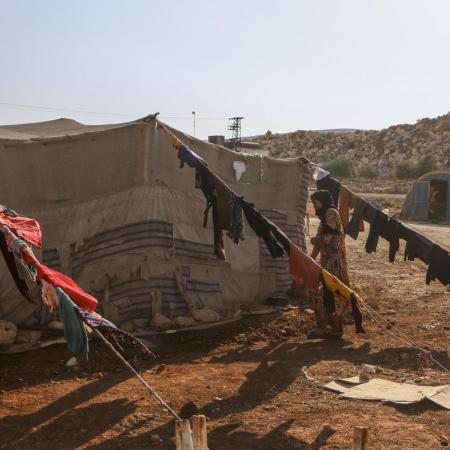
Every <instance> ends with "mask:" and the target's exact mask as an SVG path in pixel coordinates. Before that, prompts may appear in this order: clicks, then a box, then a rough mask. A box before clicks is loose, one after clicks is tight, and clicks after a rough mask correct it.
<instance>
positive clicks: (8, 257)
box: [0, 232, 32, 301]
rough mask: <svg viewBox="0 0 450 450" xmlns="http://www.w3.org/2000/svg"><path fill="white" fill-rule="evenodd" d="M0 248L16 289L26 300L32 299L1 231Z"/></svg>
mask: <svg viewBox="0 0 450 450" xmlns="http://www.w3.org/2000/svg"><path fill="white" fill-rule="evenodd" d="M11 233H12V232H11ZM0 250H1V252H2V255H3V258H4V259H5V262H6V266H7V267H8V270H9V273H10V274H11V276H12V278H13V280H14V283H15V284H16V286H17V289H18V290H19V292H20V293H21V294H22V295H23V296H24V297H25V298H26V299H27V300H29V301H32V298H31V292H30V289H29V287H28V285H27V283H26V281H25V280H24V279H23V278H22V277H21V276H20V275H19V271H18V269H17V265H16V258H15V256H14V253H13V252H12V251H10V250H9V248H8V244H7V242H6V237H5V234H4V233H3V232H2V233H0Z"/></svg>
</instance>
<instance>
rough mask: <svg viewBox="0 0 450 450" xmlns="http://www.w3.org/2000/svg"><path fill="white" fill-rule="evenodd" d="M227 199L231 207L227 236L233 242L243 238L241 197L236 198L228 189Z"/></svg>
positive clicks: (236, 242) (237, 242)
mask: <svg viewBox="0 0 450 450" xmlns="http://www.w3.org/2000/svg"><path fill="white" fill-rule="evenodd" d="M228 201H229V203H230V209H231V219H230V227H229V231H228V233H227V236H228V237H229V238H230V239H232V240H233V242H234V243H235V244H239V241H240V240H243V239H244V216H243V214H242V198H238V197H237V196H236V195H235V194H234V193H233V192H231V191H228Z"/></svg>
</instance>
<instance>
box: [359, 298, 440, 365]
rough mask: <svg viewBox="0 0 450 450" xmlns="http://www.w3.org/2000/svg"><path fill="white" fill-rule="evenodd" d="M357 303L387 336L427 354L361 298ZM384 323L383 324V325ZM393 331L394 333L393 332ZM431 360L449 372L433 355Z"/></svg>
mask: <svg viewBox="0 0 450 450" xmlns="http://www.w3.org/2000/svg"><path fill="white" fill-rule="evenodd" d="M358 302H359V303H360V304H361V305H362V306H363V308H364V309H365V310H366V312H367V313H368V314H369V316H370V317H371V318H372V320H373V321H374V322H376V323H377V324H378V326H379V327H380V328H382V329H383V330H385V331H387V332H388V334H390V335H391V336H393V337H394V338H395V339H397V340H398V341H399V342H401V343H402V344H405V345H406V346H407V347H411V348H414V349H415V350H419V351H420V352H427V351H429V352H430V353H431V351H430V350H426V349H424V348H422V347H420V346H419V345H418V344H416V343H415V342H414V341H413V340H412V339H411V338H410V337H408V336H407V335H406V334H405V333H403V332H402V331H401V330H400V329H398V328H397V327H396V326H395V325H393V324H392V323H391V322H389V321H388V320H387V319H385V318H384V317H383V316H382V315H381V314H379V313H378V312H376V311H375V310H374V309H373V308H371V307H370V306H369V305H368V304H367V303H366V302H365V301H364V300H363V299H362V298H360V297H358ZM383 322H384V324H383ZM393 330H395V332H396V333H397V334H396V333H395V332H393ZM431 360H432V361H433V362H434V363H435V364H436V365H437V366H439V367H440V368H441V369H443V370H444V371H445V372H449V370H448V369H447V367H445V366H444V365H443V364H442V363H440V362H439V361H438V360H437V359H436V358H435V357H434V356H433V355H431Z"/></svg>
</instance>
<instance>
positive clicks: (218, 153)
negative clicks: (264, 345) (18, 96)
mask: <svg viewBox="0 0 450 450" xmlns="http://www.w3.org/2000/svg"><path fill="white" fill-rule="evenodd" d="M156 124H157V123H156V121H155V120H144V119H143V120H138V121H135V122H130V123H123V124H115V125H102V126H87V125H83V124H81V123H78V122H75V121H73V120H69V119H59V120H54V121H49V122H40V123H32V124H24V125H13V126H1V127H0V173H1V177H0V185H1V191H0V192H1V200H0V203H2V204H6V205H8V206H9V207H10V208H12V209H15V210H16V211H18V212H20V213H22V214H24V215H28V216H30V217H34V218H36V219H38V220H39V222H40V223H41V226H42V229H43V239H44V249H43V251H42V254H39V252H37V253H36V254H37V256H38V257H40V258H41V261H43V262H44V264H46V265H48V266H50V267H52V268H55V269H56V270H59V271H61V272H63V273H65V274H67V275H69V276H71V277H73V278H74V279H75V280H76V281H77V282H78V283H79V284H80V285H81V286H82V287H83V288H84V289H85V290H86V291H88V292H90V293H92V294H93V295H95V296H96V297H97V298H98V299H99V302H100V305H99V309H98V311H99V312H100V313H103V314H104V315H105V316H106V317H107V318H109V319H111V320H113V321H114V322H116V323H117V324H118V325H120V326H122V327H123V328H125V329H128V330H135V329H140V328H146V327H148V324H149V320H150V319H151V317H152V316H153V315H154V314H155V313H156V312H159V313H162V314H164V315H165V316H167V317H169V318H172V319H173V318H176V317H177V316H191V315H192V312H193V311H194V310H199V309H203V308H205V307H207V308H209V309H212V310H214V311H217V312H218V313H220V314H221V316H222V317H226V316H227V315H229V314H232V312H233V311H236V310H237V309H238V308H239V307H240V306H241V305H243V304H249V303H255V302H261V301H263V300H264V299H266V298H267V297H270V296H280V295H285V293H286V291H287V290H288V288H289V286H290V276H289V273H288V271H287V263H286V261H284V260H273V259H272V258H271V257H270V255H269V254H268V252H267V250H266V248H265V246H264V243H263V242H262V241H260V240H259V238H258V237H257V236H256V235H255V234H254V233H253V231H252V230H251V229H250V228H249V227H248V226H246V228H245V230H244V232H245V236H246V237H245V240H244V241H242V242H241V243H240V244H239V245H238V246H237V245H235V244H234V243H233V242H231V241H230V240H229V239H228V238H225V239H226V242H225V245H226V253H227V259H226V261H221V260H218V259H217V258H216V256H215V255H214V249H213V233H212V224H211V223H208V227H207V228H206V229H205V228H203V213H204V210H205V199H204V197H203V194H202V193H201V191H199V190H197V189H195V188H194V178H195V173H194V170H193V169H190V168H189V167H185V168H183V169H180V168H179V161H178V159H177V156H176V152H175V151H174V149H173V148H172V146H171V142H170V139H169V138H168V137H167V135H166V134H165V133H164V132H162V131H160V130H158V129H157V128H156ZM171 130H172V131H173V132H174V133H175V134H176V135H177V136H178V137H179V138H180V139H181V140H182V141H183V142H184V143H186V144H187V145H189V146H190V147H191V148H192V149H193V150H194V151H196V152H197V153H198V154H199V155H200V156H201V157H202V158H204V159H205V160H206V161H207V162H208V164H209V167H210V168H211V169H212V170H213V171H214V172H215V173H217V174H218V175H219V176H220V177H221V178H222V179H223V180H224V181H225V182H226V183H228V184H229V186H230V187H231V188H232V189H233V190H235V191H236V192H237V193H240V194H242V195H244V196H245V198H246V199H247V200H249V201H252V202H254V203H255V205H256V206H257V207H258V208H259V209H260V210H261V211H262V212H263V213H265V214H266V215H267V216H268V218H269V219H271V220H272V221H273V222H275V223H276V224H277V225H279V226H280V227H281V228H282V229H283V230H284V231H285V232H286V233H287V234H288V236H289V237H290V238H291V239H292V240H293V241H294V242H295V243H297V244H298V245H300V246H301V247H304V246H305V241H304V219H305V208H306V202H307V194H308V182H309V179H310V169H309V167H308V166H307V165H305V164H304V163H303V162H302V161H301V160H298V159H287V160H281V159H274V158H269V157H260V156H249V155H243V154H238V153H234V152H233V151H231V150H228V149H225V148H223V147H220V146H218V145H215V144H210V143H206V142H203V141H201V140H198V139H195V138H192V137H190V136H187V135H184V134H183V133H181V132H178V131H176V130H173V129H171ZM236 161H241V162H243V163H244V164H245V166H244V169H245V172H244V173H242V175H241V176H240V177H239V176H238V174H237V172H236V170H235V169H234V168H233V167H236V164H234V163H235V162H236ZM237 166H239V167H242V163H239V164H238V165H237ZM238 178H239V181H238ZM210 222H211V221H210ZM0 264H1V266H0V286H1V292H0V319H8V320H11V321H13V322H15V323H16V324H31V323H42V322H45V321H46V320H48V315H46V314H45V311H44V310H41V308H42V307H41V306H39V305H38V306H36V305H33V304H31V303H29V302H28V301H26V300H25V299H23V298H22V297H21V296H20V294H19V292H18V291H17V289H16V287H15V285H14V284H13V282H12V279H11V276H10V275H9V273H8V271H7V269H6V266H5V264H4V262H3V260H2V261H1V262H0Z"/></svg>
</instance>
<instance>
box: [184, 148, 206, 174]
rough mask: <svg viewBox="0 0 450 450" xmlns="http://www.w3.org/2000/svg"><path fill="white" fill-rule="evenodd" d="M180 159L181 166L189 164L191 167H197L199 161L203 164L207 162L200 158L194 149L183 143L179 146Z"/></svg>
mask: <svg viewBox="0 0 450 450" xmlns="http://www.w3.org/2000/svg"><path fill="white" fill-rule="evenodd" d="M178 159H179V160H180V168H182V167H184V164H187V165H188V166H189V167H193V168H194V167H197V165H198V163H199V161H201V162H202V163H203V164H206V162H205V161H204V160H203V159H202V158H200V156H198V155H197V153H195V152H194V151H192V150H191V149H190V148H189V147H188V146H187V145H181V146H180V147H179V148H178Z"/></svg>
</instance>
